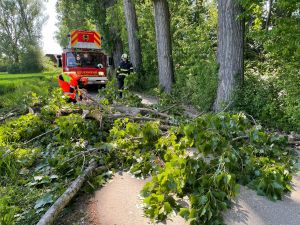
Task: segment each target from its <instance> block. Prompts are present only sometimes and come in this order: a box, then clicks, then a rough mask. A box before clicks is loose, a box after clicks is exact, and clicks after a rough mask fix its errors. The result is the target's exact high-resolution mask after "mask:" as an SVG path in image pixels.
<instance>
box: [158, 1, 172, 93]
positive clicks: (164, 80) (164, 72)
mask: <svg viewBox="0 0 300 225" xmlns="http://www.w3.org/2000/svg"><path fill="white" fill-rule="evenodd" d="M153 5H154V14H155V32H156V43H157V59H158V71H159V85H160V86H161V87H162V88H163V90H164V91H165V92H167V93H170V92H171V90H172V84H173V82H174V71H173V59H172V43H171V32H170V11H169V5H168V1H167V0H153Z"/></svg>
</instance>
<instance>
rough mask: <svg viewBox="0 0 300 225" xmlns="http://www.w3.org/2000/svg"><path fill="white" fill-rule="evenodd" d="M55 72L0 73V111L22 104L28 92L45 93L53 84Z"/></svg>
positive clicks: (54, 82) (54, 83)
mask: <svg viewBox="0 0 300 225" xmlns="http://www.w3.org/2000/svg"><path fill="white" fill-rule="evenodd" d="M56 75H57V72H45V73H29V74H8V73H0V113H1V112H5V111H9V110H11V109H12V108H14V107H17V106H20V105H22V103H24V99H25V98H26V96H27V95H28V94H29V93H30V92H35V93H37V94H39V95H42V96H44V95H46V94H47V93H48V87H51V86H55V85H56V83H57V81H56Z"/></svg>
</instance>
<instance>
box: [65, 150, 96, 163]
mask: <svg viewBox="0 0 300 225" xmlns="http://www.w3.org/2000/svg"><path fill="white" fill-rule="evenodd" d="M97 150H99V149H98V148H92V149H89V150H87V151H83V152H79V153H78V154H77V155H75V156H73V157H72V158H70V159H68V160H67V161H65V162H64V163H67V162H70V161H72V160H73V159H75V158H77V157H78V156H81V155H85V154H88V153H91V152H94V151H97Z"/></svg>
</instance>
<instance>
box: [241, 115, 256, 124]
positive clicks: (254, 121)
mask: <svg viewBox="0 0 300 225" xmlns="http://www.w3.org/2000/svg"><path fill="white" fill-rule="evenodd" d="M244 114H245V115H246V116H249V117H250V118H251V119H252V121H253V123H254V124H255V126H257V122H256V120H255V119H254V117H253V116H252V115H250V114H248V113H246V112H244Z"/></svg>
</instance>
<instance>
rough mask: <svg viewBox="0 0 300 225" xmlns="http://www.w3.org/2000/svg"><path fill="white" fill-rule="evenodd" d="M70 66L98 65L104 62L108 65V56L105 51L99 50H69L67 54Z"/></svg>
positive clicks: (104, 64)
mask: <svg viewBox="0 0 300 225" xmlns="http://www.w3.org/2000/svg"><path fill="white" fill-rule="evenodd" d="M66 59H67V66H68V67H82V68H87V67H92V68H95V67H97V65H98V64H102V65H103V66H104V67H106V57H105V55H104V54H103V53H97V52H67V54H66Z"/></svg>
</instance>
